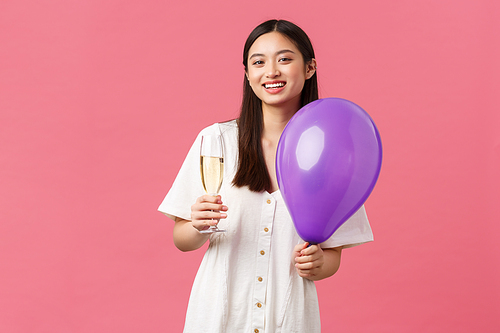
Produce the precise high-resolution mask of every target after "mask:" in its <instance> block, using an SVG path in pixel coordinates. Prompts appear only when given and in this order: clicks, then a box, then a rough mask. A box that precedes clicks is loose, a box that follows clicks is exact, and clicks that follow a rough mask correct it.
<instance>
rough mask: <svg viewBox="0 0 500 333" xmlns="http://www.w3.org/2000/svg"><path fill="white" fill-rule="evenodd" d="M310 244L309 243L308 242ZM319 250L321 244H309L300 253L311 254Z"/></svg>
mask: <svg viewBox="0 0 500 333" xmlns="http://www.w3.org/2000/svg"><path fill="white" fill-rule="evenodd" d="M306 244H308V243H306ZM318 250H319V246H318V245H309V246H306V247H305V248H304V249H303V250H302V251H301V252H300V253H301V254H302V255H305V256H307V255H311V254H313V253H315V252H317V251H318Z"/></svg>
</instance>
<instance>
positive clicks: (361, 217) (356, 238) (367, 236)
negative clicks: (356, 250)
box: [321, 205, 373, 249]
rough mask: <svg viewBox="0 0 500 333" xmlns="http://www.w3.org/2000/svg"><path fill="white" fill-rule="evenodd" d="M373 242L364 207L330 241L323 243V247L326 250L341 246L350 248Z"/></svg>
mask: <svg viewBox="0 0 500 333" xmlns="http://www.w3.org/2000/svg"><path fill="white" fill-rule="evenodd" d="M371 241H373V233H372V229H371V227H370V223H369V222H368V217H367V216H366V210H365V206H364V205H363V206H361V208H360V209H358V211H357V212H356V213H354V214H353V215H352V216H351V217H350V218H349V219H348V220H347V221H346V222H344V224H342V225H341V226H340V228H338V229H337V231H335V232H334V233H333V235H332V236H331V237H330V238H329V239H328V240H326V241H325V242H323V243H321V247H322V248H325V249H326V248H332V247H339V246H342V247H343V248H349V247H353V246H356V245H361V244H363V243H367V242H371Z"/></svg>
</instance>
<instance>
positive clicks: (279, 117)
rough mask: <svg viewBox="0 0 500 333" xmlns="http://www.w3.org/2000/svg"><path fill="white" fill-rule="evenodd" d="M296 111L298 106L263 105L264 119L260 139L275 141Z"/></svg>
mask: <svg viewBox="0 0 500 333" xmlns="http://www.w3.org/2000/svg"><path fill="white" fill-rule="evenodd" d="M298 109H299V107H298V106H293V107H284V106H279V107H277V106H272V105H266V104H263V105H262V115H263V118H264V119H263V120H264V128H263V131H262V138H263V139H269V140H272V141H275V140H276V141H277V140H278V139H279V137H280V136H281V133H282V132H283V130H284V129H285V126H286V124H288V121H289V120H290V119H291V118H292V117H293V115H294V114H295V112H297V110H298Z"/></svg>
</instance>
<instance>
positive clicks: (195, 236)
mask: <svg viewBox="0 0 500 333" xmlns="http://www.w3.org/2000/svg"><path fill="white" fill-rule="evenodd" d="M221 211H227V207H226V206H224V205H222V201H221V197H220V196H216V197H214V196H211V195H204V196H201V197H199V198H198V199H197V200H196V203H195V204H194V205H192V206H191V221H188V220H183V219H181V218H179V217H177V218H176V219H175V225H174V232H173V237H174V244H175V246H176V247H177V248H178V249H179V250H181V251H193V250H196V249H199V248H200V247H201V246H203V244H205V242H206V241H207V240H208V238H209V234H200V233H199V231H200V230H204V229H208V228H209V227H210V226H211V225H216V224H217V223H219V220H220V219H225V218H226V217H227V214H226V213H221Z"/></svg>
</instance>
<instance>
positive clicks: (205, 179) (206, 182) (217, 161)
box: [200, 155, 224, 195]
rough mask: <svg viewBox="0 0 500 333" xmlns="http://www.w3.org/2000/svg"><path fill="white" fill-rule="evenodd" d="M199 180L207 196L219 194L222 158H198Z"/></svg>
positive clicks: (202, 156)
mask: <svg viewBox="0 0 500 333" xmlns="http://www.w3.org/2000/svg"><path fill="white" fill-rule="evenodd" d="M200 168H201V180H202V183H203V188H204V189H205V191H206V192H207V193H208V194H211V195H216V194H217V193H219V190H220V187H221V185H222V178H223V175H224V158H222V157H213V156H204V155H201V156H200Z"/></svg>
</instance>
